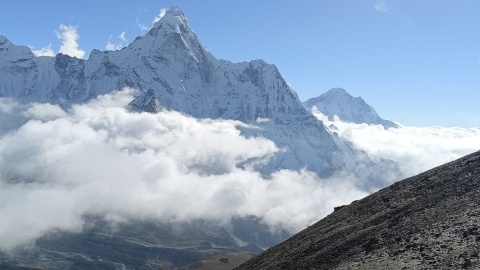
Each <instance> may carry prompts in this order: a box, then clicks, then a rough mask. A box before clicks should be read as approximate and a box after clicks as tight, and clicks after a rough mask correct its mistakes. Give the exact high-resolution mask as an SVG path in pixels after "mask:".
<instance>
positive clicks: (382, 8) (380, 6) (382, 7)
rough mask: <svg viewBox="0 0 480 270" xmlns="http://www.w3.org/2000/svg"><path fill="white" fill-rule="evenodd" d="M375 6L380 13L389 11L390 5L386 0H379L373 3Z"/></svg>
mask: <svg viewBox="0 0 480 270" xmlns="http://www.w3.org/2000/svg"><path fill="white" fill-rule="evenodd" d="M373 8H374V9H375V10H376V11H377V12H379V13H389V12H390V7H389V6H388V4H387V2H386V1H384V0H381V1H377V2H376V3H374V4H373Z"/></svg>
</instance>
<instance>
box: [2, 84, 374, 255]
mask: <svg viewBox="0 0 480 270" xmlns="http://www.w3.org/2000/svg"><path fill="white" fill-rule="evenodd" d="M133 95H134V91H133V90H131V89H124V90H122V91H117V92H114V93H112V94H109V95H104V96H100V97H98V98H96V99H94V100H91V101H89V102H88V103H85V104H78V105H74V106H72V107H71V108H69V109H67V110H64V109H62V108H61V107H59V106H57V105H51V104H38V103H30V104H21V103H18V102H16V101H13V100H9V99H0V122H1V123H2V125H1V126H0V220H1V222H0V239H1V241H0V250H3V251H9V250H12V249H14V248H15V247H19V246H22V245H26V244H29V243H32V242H33V241H34V240H35V239H37V238H39V237H41V236H43V235H45V234H47V233H49V232H50V231H52V230H62V231H67V232H81V231H82V230H83V228H84V225H85V216H87V215H96V216H101V217H104V218H105V219H106V220H109V221H111V222H123V221H127V220H131V219H156V220H161V221H166V222H168V221H175V222H182V221H186V222H188V221H193V220H196V219H207V220H213V221H218V222H219V223H226V222H229V221H230V219H231V218H236V217H246V216H256V217H259V218H260V219H261V220H262V221H263V222H264V223H265V224H267V225H269V226H271V227H272V228H282V229H285V230H288V231H289V232H291V233H294V232H297V231H299V230H301V229H303V228H305V227H306V226H308V225H309V224H311V223H312V222H314V221H316V220H318V219H320V218H321V217H324V216H325V215H327V214H328V213H330V212H331V211H332V210H333V207H334V206H338V205H342V204H346V203H349V202H351V201H352V200H355V199H359V198H361V197H364V196H366V195H367V193H366V192H365V191H362V190H359V189H358V188H357V187H355V185H354V184H352V182H353V181H348V180H347V179H345V178H342V179H339V180H336V179H328V180H325V179H320V178H319V177H318V176H317V175H316V174H314V173H312V172H309V171H305V170H300V171H291V170H279V171H276V172H274V173H273V174H271V175H268V176H262V175H261V174H260V173H258V172H256V169H255V168H256V167H257V166H258V165H259V164H262V163H263V162H265V160H267V159H268V158H270V157H271V156H273V155H275V153H276V152H277V151H278V149H277V147H276V146H275V144H274V143H273V142H272V141H269V140H267V139H264V138H261V137H249V138H247V137H245V136H242V134H241V132H240V131H239V129H240V128H239V127H241V128H242V129H245V128H258V127H253V126H252V127H249V126H247V125H245V124H244V123H241V122H238V121H231V120H212V119H195V118H192V117H189V116H186V115H183V114H181V113H178V112H173V111H163V112H161V113H158V114H149V113H132V112H129V111H127V110H126V109H125V107H126V105H127V104H128V103H129V102H130V101H131V100H132V99H133V98H134V97H133Z"/></svg>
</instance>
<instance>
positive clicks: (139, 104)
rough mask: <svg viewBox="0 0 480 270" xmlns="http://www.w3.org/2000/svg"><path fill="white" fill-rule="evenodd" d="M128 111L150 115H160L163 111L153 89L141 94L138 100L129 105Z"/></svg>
mask: <svg viewBox="0 0 480 270" xmlns="http://www.w3.org/2000/svg"><path fill="white" fill-rule="evenodd" d="M127 109H128V110H130V111H132V112H148V113H159V112H161V111H162V110H163V109H162V106H161V105H160V102H159V101H158V100H157V97H156V96H155V92H153V90H151V89H149V90H148V91H147V92H145V93H142V94H140V95H139V96H138V97H137V98H135V99H134V100H132V101H131V102H130V103H128V105H127Z"/></svg>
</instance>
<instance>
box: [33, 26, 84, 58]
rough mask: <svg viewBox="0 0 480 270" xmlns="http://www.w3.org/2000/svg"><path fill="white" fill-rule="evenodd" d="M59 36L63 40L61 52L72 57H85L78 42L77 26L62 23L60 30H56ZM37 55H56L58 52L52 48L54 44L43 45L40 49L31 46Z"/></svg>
mask: <svg viewBox="0 0 480 270" xmlns="http://www.w3.org/2000/svg"><path fill="white" fill-rule="evenodd" d="M55 33H56V35H57V38H58V39H59V40H60V41H61V42H62V44H61V45H60V49H59V50H58V52H59V53H63V54H66V55H69V56H71V57H77V58H83V57H84V56H85V51H84V50H82V49H80V46H79V44H78V39H79V38H80V35H79V34H78V32H77V28H76V27H75V26H71V25H68V26H66V25H63V24H61V25H60V26H59V28H58V30H55ZM30 49H31V50H32V52H33V53H34V54H35V56H55V55H56V53H55V51H54V50H53V49H52V44H49V45H48V46H45V47H43V48H42V49H40V50H35V49H34V48H33V47H30Z"/></svg>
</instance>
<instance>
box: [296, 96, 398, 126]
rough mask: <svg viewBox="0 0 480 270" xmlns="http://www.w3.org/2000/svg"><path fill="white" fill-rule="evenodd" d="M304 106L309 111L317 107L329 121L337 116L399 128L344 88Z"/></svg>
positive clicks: (304, 103) (350, 120) (345, 119)
mask: <svg viewBox="0 0 480 270" xmlns="http://www.w3.org/2000/svg"><path fill="white" fill-rule="evenodd" d="M303 106H304V107H305V109H307V110H308V111H311V110H312V108H313V107H314V106H315V107H316V108H317V110H319V111H320V112H321V113H322V114H324V115H326V116H328V119H329V120H333V116H334V115H337V116H338V117H340V119H341V120H342V121H346V122H352V123H357V124H361V123H366V124H374V125H382V126H383V127H384V128H385V129H388V128H391V127H393V128H397V127H398V125H397V124H395V123H394V122H392V121H390V120H385V119H382V118H380V116H379V115H378V114H377V112H376V111H375V109H374V108H373V107H372V106H370V105H368V104H367V103H366V102H365V100H363V99H362V98H361V97H352V96H351V95H350V94H349V93H347V91H345V89H342V88H332V89H330V90H328V92H326V93H324V94H321V95H320V96H319V97H316V98H311V99H309V100H307V101H305V102H303Z"/></svg>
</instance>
